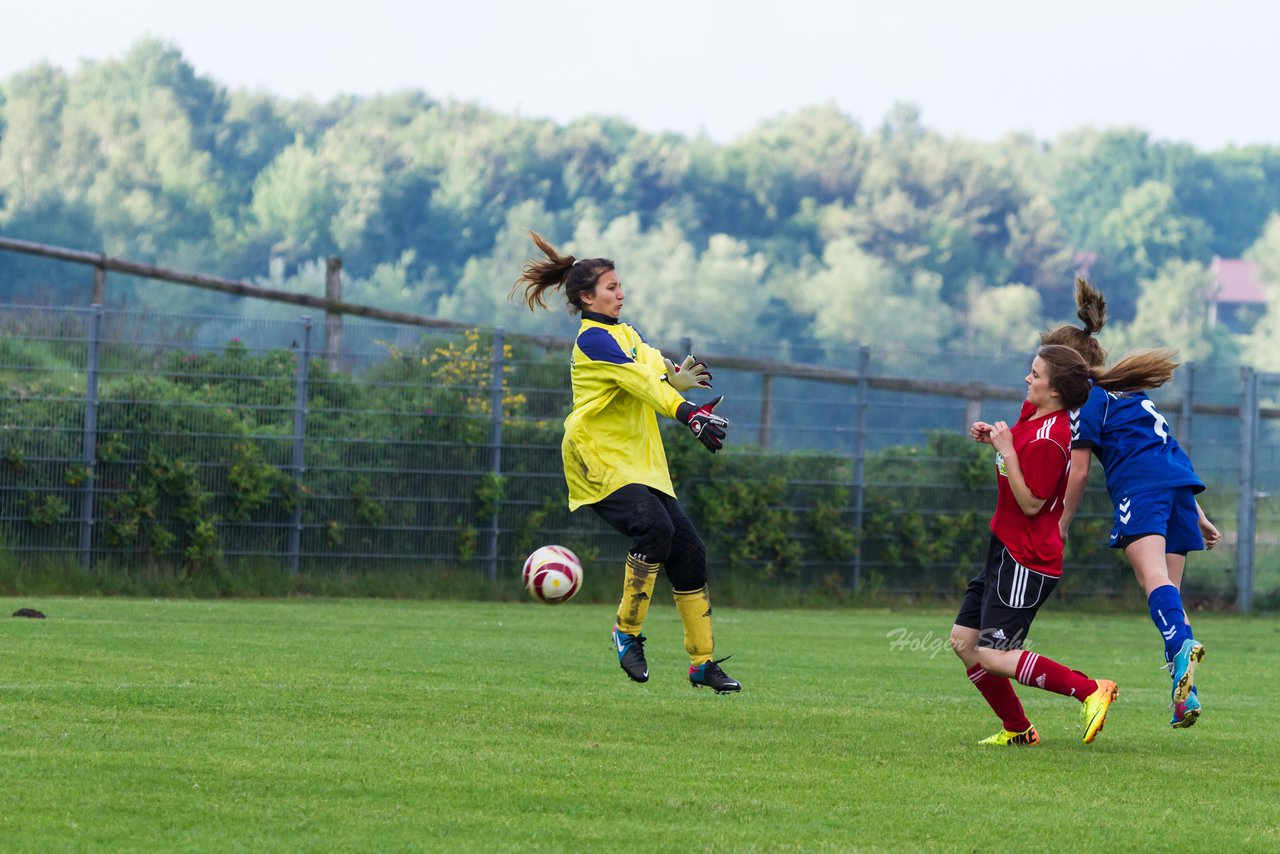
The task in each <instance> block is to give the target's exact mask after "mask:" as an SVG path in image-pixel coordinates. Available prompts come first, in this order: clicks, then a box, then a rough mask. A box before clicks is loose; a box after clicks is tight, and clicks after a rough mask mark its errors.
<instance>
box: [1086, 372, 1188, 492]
mask: <svg viewBox="0 0 1280 854" xmlns="http://www.w3.org/2000/svg"><path fill="white" fill-rule="evenodd" d="M1072 420H1073V422H1074V423H1073V424H1072V436H1071V447H1072V448H1092V449H1093V452H1094V453H1095V454H1097V456H1098V461H1099V462H1100V463H1102V470H1103V471H1105V472H1106V473H1107V491H1108V492H1109V493H1111V498H1112V500H1113V501H1119V500H1121V499H1123V498H1125V497H1126V496H1129V495H1136V494H1139V493H1143V492H1150V491H1152V490H1156V489H1170V488H1172V487H1176V486H1190V487H1191V488H1192V489H1193V490H1194V491H1195V492H1203V491H1204V483H1203V482H1202V481H1201V480H1200V478H1199V477H1197V476H1196V470H1195V469H1194V468H1192V466H1191V458H1190V457H1188V456H1187V454H1186V452H1185V451H1183V450H1182V448H1180V447H1178V440H1177V439H1175V438H1173V434H1171V433H1170V432H1169V422H1168V421H1166V420H1165V417H1164V416H1163V415H1161V414H1160V411H1159V410H1157V409H1156V405H1155V404H1154V403H1152V402H1151V398H1149V397H1147V396H1146V394H1144V393H1143V392H1109V391H1104V390H1103V389H1101V388H1099V387H1098V386H1094V387H1093V389H1092V390H1090V392H1089V400H1088V401H1087V402H1086V403H1085V405H1084V406H1082V407H1081V408H1080V409H1079V410H1077V411H1076V412H1075V413H1074V417H1073V418H1072Z"/></svg>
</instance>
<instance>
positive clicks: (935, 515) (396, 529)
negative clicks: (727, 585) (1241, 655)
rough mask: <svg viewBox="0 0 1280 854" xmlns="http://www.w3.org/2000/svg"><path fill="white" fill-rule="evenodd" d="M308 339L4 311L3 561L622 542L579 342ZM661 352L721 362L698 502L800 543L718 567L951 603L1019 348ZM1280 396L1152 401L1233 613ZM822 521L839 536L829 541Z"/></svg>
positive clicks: (986, 505) (509, 550) (723, 345)
mask: <svg viewBox="0 0 1280 854" xmlns="http://www.w3.org/2000/svg"><path fill="white" fill-rule="evenodd" d="M319 328H322V325H321V324H317V323H312V322H311V321H310V320H309V319H306V318H298V319H296V320H267V319H245V318H243V317H231V316H225V317H224V316H181V315H158V314H149V315H147V314H137V313H130V312H122V311H111V310H103V309H102V308H100V307H93V308H90V309H51V308H37V307H23V306H15V305H0V377H2V379H3V385H2V386H0V546H3V548H4V549H6V550H8V551H10V552H14V553H20V554H25V555H30V554H62V555H65V556H68V557H74V558H75V559H77V560H79V561H80V562H81V563H82V564H83V565H84V566H85V567H107V568H109V567H112V566H123V567H127V566H131V565H135V564H137V563H138V562H139V561H144V562H145V561H150V560H155V561H163V560H168V561H179V562H181V561H187V562H192V563H200V562H202V561H204V562H209V561H232V562H234V561H270V562H283V563H285V564H287V565H288V566H289V567H290V568H291V569H292V570H295V571H305V572H308V573H325V572H336V571H341V570H344V569H348V568H352V567H359V568H362V569H376V570H377V571H386V572H429V571H433V570H434V569H435V568H438V567H442V566H470V567H474V568H475V570H476V571H477V572H483V573H485V574H486V575H488V576H489V577H490V578H498V577H503V576H514V574H515V573H516V572H518V570H519V567H520V565H521V563H522V561H523V557H524V555H525V554H526V553H527V552H528V551H529V550H530V549H531V548H532V547H533V546H536V545H538V544H542V543H547V542H561V543H564V544H566V545H570V546H571V547H573V548H575V550H577V551H579V552H580V553H581V554H582V555H583V556H584V557H586V558H587V559H589V560H592V561H613V562H620V560H621V557H622V554H623V551H624V550H625V548H626V543H625V542H623V541H622V538H620V537H618V536H617V535H616V534H614V533H613V532H612V531H610V530H608V529H606V528H605V526H604V525H603V524H602V523H600V522H599V521H598V520H597V519H596V518H595V517H594V515H593V514H591V513H590V512H580V513H577V514H572V515H571V514H569V513H567V511H566V510H565V503H564V502H565V490H564V482H563V476H562V474H561V470H560V449H559V435H560V433H559V425H560V422H561V421H562V419H563V417H564V414H565V413H566V412H567V409H568V405H569V390H568V371H567V350H568V346H569V344H570V343H571V342H570V339H571V335H572V331H571V330H569V331H567V332H566V335H565V337H564V338H563V339H562V340H559V341H554V340H547V339H533V338H520V337H517V336H504V335H503V334H502V333H501V332H500V331H495V330H447V329H445V330H434V329H432V330H424V329H423V328H421V327H420V326H408V325H396V324H392V323H380V322H360V323H356V322H350V321H348V322H347V323H346V325H345V327H344V330H343V334H342V338H341V345H342V350H341V352H340V353H332V352H331V353H328V354H327V358H319V357H320V356H321V355H322V354H321V353H320V352H319V350H320V349H321V348H322V345H321V344H320V343H319V342H318V341H317V338H318V337H319V336H318V332H317V330H318V329H319ZM654 343H656V344H657V345H660V346H663V349H665V350H667V351H668V352H670V353H671V354H673V355H677V354H683V353H685V352H689V351H690V350H693V351H694V352H697V353H698V355H699V356H700V357H703V358H706V359H707V361H708V362H709V363H710V364H711V366H712V368H713V370H714V372H715V383H716V393H722V394H724V395H725V401H724V403H723V404H722V406H721V409H720V410H718V411H722V412H724V413H725V414H726V415H727V416H728V417H729V419H730V422H731V425H732V427H731V433H730V439H731V441H730V445H729V448H728V449H727V450H726V452H725V453H724V454H722V455H718V456H719V457H723V458H724V459H725V460H726V462H725V463H724V465H725V466H727V467H726V468H722V469H718V470H717V471H718V472H720V473H719V474H717V475H714V476H713V475H708V474H707V473H706V472H705V471H703V470H702V469H698V468H696V466H694V464H695V463H697V464H699V465H700V464H701V463H699V461H698V460H696V459H692V458H690V457H689V456H688V455H689V453H691V451H690V450H689V449H690V448H691V447H696V443H693V441H692V439H691V437H688V436H684V435H682V434H680V433H673V434H671V435H670V436H669V438H668V442H667V444H668V452H669V454H670V455H671V456H672V458H673V469H675V470H676V472H677V474H678V475H679V476H680V477H678V485H677V488H678V490H679V491H680V492H681V497H682V499H686V498H687V496H691V495H692V496H698V495H706V494H708V492H707V491H708V490H715V489H717V488H727V484H728V483H729V482H730V481H732V482H733V483H736V484H738V485H739V486H741V485H742V483H743V482H744V481H745V482H746V486H747V490H746V492H747V493H748V494H747V495H744V496H740V498H741V500H742V501H743V502H748V503H744V504H743V506H744V507H748V508H749V507H750V506H751V505H750V504H749V501H750V500H757V501H760V502H761V503H760V504H758V505H757V506H758V507H760V508H762V509H767V510H769V511H770V512H774V511H776V512H779V513H781V514H782V515H781V516H780V517H779V518H781V519H784V520H786V526H787V527H788V528H789V530H786V531H780V532H777V533H778V536H779V540H778V541H775V542H772V543H770V544H768V545H760V546H759V547H758V548H757V547H755V546H752V544H750V543H748V544H745V545H744V544H740V543H735V542H733V541H731V540H720V541H719V542H718V546H717V547H713V548H712V550H711V554H710V562H711V568H712V571H713V573H728V572H751V573H753V574H754V576H755V577H758V578H763V579H766V580H768V581H769V582H770V583H778V584H791V585H812V584H819V583H833V580H834V581H838V582H839V583H840V584H842V585H845V586H847V587H852V588H859V589H861V588H866V587H868V586H874V587H875V588H876V589H881V590H884V591H887V592H898V593H944V594H945V593H950V592H954V591H955V590H956V589H957V588H958V586H959V585H961V584H962V583H963V581H964V579H965V578H966V577H967V576H968V575H969V574H971V573H972V572H973V571H974V569H975V567H976V565H977V561H979V560H980V559H981V555H980V554H978V555H975V554H973V553H972V548H971V540H972V537H970V538H969V539H968V540H965V542H966V543H970V545H969V546H964V547H961V546H959V545H957V546H954V547H953V546H952V545H951V544H950V540H949V539H948V538H949V537H952V536H955V535H956V534H955V529H956V527H957V526H956V525H953V524H952V522H954V521H955V520H957V519H961V520H966V521H965V525H967V526H968V527H967V529H966V530H968V531H969V532H970V533H972V529H973V527H974V524H975V522H974V520H975V519H976V520H978V524H979V526H980V524H981V523H985V520H986V518H988V517H989V515H990V511H991V508H992V506H993V503H994V494H993V492H992V490H991V485H992V484H991V478H990V474H989V466H984V467H983V468H982V471H981V477H980V479H979V481H978V482H969V481H970V480H972V477H971V475H972V472H971V471H970V469H969V468H968V467H967V466H968V465H969V463H968V462H967V458H966V457H964V456H963V454H962V453H960V452H958V451H956V450H955V449H956V448H957V447H958V445H957V444H956V443H949V442H948V441H946V439H947V437H951V438H955V437H961V436H963V433H964V430H965V428H966V427H967V424H968V423H969V422H970V421H971V420H972V419H973V418H975V417H979V416H981V417H984V418H986V419H987V420H995V419H996V418H1004V419H1006V420H1011V419H1012V418H1013V417H1014V416H1016V413H1017V407H1018V405H1019V401H1020V400H1021V398H1022V394H1023V387H1022V376H1023V375H1024V374H1025V371H1026V363H1027V359H1028V356H1027V355H1021V354H1018V355H1014V356H1011V357H1008V358H1003V359H993V358H991V357H990V356H981V355H974V354H945V355H940V354H925V353H916V352H911V351H907V350H902V351H891V350H871V349H869V348H865V347H863V348H833V347H817V346H806V347H801V346H798V345H795V344H786V343H782V342H780V343H778V344H776V345H773V346H767V345H761V344H760V343H759V342H751V343H750V345H749V346H747V345H745V344H739V345H734V344H733V343H731V342H690V341H673V342H654ZM695 345H696V347H695ZM1028 355H1029V354H1028ZM1278 395H1280V378H1278V377H1277V376H1276V375H1270V374H1257V373H1254V372H1252V371H1249V370H1245V369H1240V368H1236V367H1210V366H1192V365H1185V366H1183V367H1182V368H1180V369H1179V371H1178V374H1177V377H1176V378H1175V381H1174V383H1173V384H1171V385H1170V386H1169V387H1166V388H1164V389H1161V390H1160V391H1159V392H1158V393H1157V394H1156V395H1154V396H1155V397H1156V400H1157V403H1158V404H1159V405H1160V406H1161V408H1162V410H1163V411H1164V412H1165V413H1166V415H1168V416H1169V417H1170V420H1171V421H1173V422H1174V426H1175V430H1176V433H1175V435H1177V436H1178V438H1179V441H1180V442H1181V443H1182V444H1183V445H1184V446H1186V447H1187V449H1188V451H1189V452H1190V453H1191V455H1192V457H1193V459H1194V460H1195V461H1196V466H1197V470H1198V471H1199V472H1200V474H1201V476H1202V477H1203V478H1204V479H1205V480H1206V482H1207V483H1209V485H1210V489H1209V490H1208V491H1207V492H1206V493H1205V494H1204V495H1203V496H1201V503H1202V504H1203V505H1204V507H1205V509H1206V511H1207V512H1208V513H1209V514H1210V516H1211V517H1212V518H1214V520H1215V521H1216V522H1217V524H1218V525H1219V527H1220V528H1222V529H1223V533H1224V544H1223V546H1222V547H1220V548H1219V549H1217V550H1215V551H1214V552H1213V553H1209V554H1206V555H1196V556H1195V557H1194V558H1193V559H1192V561H1191V563H1190V568H1189V572H1188V578H1187V582H1186V589H1187V591H1188V592H1189V593H1190V594H1192V595H1195V594H1204V595H1212V596H1216V597H1219V598H1230V599H1234V600H1235V602H1236V604H1237V606H1238V607H1239V608H1240V609H1241V610H1245V611H1247V610H1251V609H1252V608H1253V607H1254V606H1255V599H1256V600H1257V604H1258V606H1259V607H1266V608H1274V607H1275V606H1276V605H1277V604H1280V568H1278V567H1280V559H1278V557H1280V546H1278V544H1277V541H1278V539H1280V518H1277V517H1278V516H1280V510H1278V508H1277V503H1276V501H1275V498H1274V497H1273V496H1275V495H1276V494H1278V493H1280V489H1277V487H1278V486H1280V460H1278V459H1277V456H1276V450H1275V449H1276V441H1275V440H1276V430H1277V427H1276V425H1277V418H1278V417H1280V412H1277V411H1276V410H1275V409H1274V408H1272V407H1273V406H1274V401H1275V399H1276V398H1277V396H1278ZM696 450H697V452H701V449H700V448H697V449H696ZM965 453H968V452H967V451H966V452H965ZM681 459H684V460H691V462H688V463H687V464H684V463H681V462H680V460H681ZM717 464H718V465H719V463H717ZM690 472H695V473H694V474H690ZM717 478H720V480H717ZM753 479H754V480H753ZM1102 482H1103V479H1102V477H1101V474H1100V473H1095V477H1093V478H1092V480H1091V492H1090V495H1089V497H1088V499H1087V501H1086V504H1085V506H1084V507H1083V508H1082V512H1081V514H1080V516H1079V517H1078V518H1079V520H1080V523H1079V524H1078V525H1077V528H1078V529H1080V530H1085V531H1091V532H1092V531H1095V530H1096V528H1097V527H1098V526H1105V525H1106V524H1107V519H1108V518H1109V506H1108V505H1107V502H1106V498H1105V492H1104V491H1103V490H1102ZM752 483H757V484H759V489H756V490H754V492H755V494H754V495H752V494H750V493H752V488H751V484H752ZM687 503H688V502H687ZM693 504H694V505H695V506H696V505H697V502H696V501H694V502H693ZM815 520H816V521H815ZM695 521H696V522H699V524H700V525H702V527H703V528H704V535H706V534H707V533H708V531H707V530H706V529H707V528H708V522H707V520H705V519H703V520H699V519H695ZM1090 522H1093V523H1094V528H1092V529H1091V528H1089V527H1088V525H1089V523H1090ZM961 527H963V526H961ZM836 529H838V530H836ZM1074 530H1076V529H1073V531H1074ZM833 533H841V534H845V535H847V537H846V538H845V539H844V540H842V541H840V542H837V543H835V545H832V544H831V543H826V542H825V540H826V539H828V538H829V537H830V536H831V535H832V534H833ZM1077 539H1078V537H1077V536H1073V542H1072V543H1071V545H1070V548H1069V551H1068V566H1069V570H1070V571H1069V578H1072V579H1078V581H1077V584H1078V587H1077V591H1078V592H1079V593H1080V594H1081V595H1094V594H1097V595H1108V594H1114V593H1117V592H1120V591H1124V590H1129V589H1131V588H1132V586H1133V582H1132V579H1131V577H1130V574H1129V571H1128V570H1127V569H1126V568H1125V567H1124V566H1123V565H1122V564H1121V563H1120V562H1119V561H1118V560H1117V559H1116V556H1115V555H1114V554H1113V553H1109V552H1107V551H1106V550H1105V549H1097V548H1094V549H1086V548H1084V545H1085V544H1084V543H1078V542H1075V541H1076V540H1077ZM1103 539H1105V537H1104V538H1103ZM738 546H742V547H741V548H738ZM792 547H794V550H793V551H788V550H789V549H792ZM753 549H755V551H753ZM765 552H768V553H767V554H765ZM780 554H781V555H784V557H785V555H787V554H789V555H791V559H792V564H793V565H791V566H790V568H789V569H788V570H787V571H785V572H783V571H776V568H777V567H778V566H782V565H783V564H784V563H785V560H783V559H780V558H779V557H778V555H780ZM796 555H800V556H801V558H800V559H799V560H798V565H795V564H796V558H795V556H796ZM1064 587H1065V584H1064Z"/></svg>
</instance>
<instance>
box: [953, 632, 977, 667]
mask: <svg viewBox="0 0 1280 854" xmlns="http://www.w3.org/2000/svg"><path fill="white" fill-rule="evenodd" d="M950 642H951V651H952V652H954V653H955V654H956V657H957V658H959V659H960V660H961V661H963V662H964V663H965V664H966V665H968V666H970V667H972V666H973V665H974V664H977V663H978V633H977V632H976V631H975V630H973V629H969V628H965V627H964V626H952V627H951V638H950Z"/></svg>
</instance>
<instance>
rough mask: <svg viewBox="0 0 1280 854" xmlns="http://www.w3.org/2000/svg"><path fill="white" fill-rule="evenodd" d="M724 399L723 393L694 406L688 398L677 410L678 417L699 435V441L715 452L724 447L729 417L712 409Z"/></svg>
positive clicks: (694, 433)
mask: <svg viewBox="0 0 1280 854" xmlns="http://www.w3.org/2000/svg"><path fill="white" fill-rule="evenodd" d="M722 400H724V395H722V394H721V395H717V396H716V398H715V399H714V400H711V401H709V402H707V403H704V404H702V405H701V406H694V405H693V404H692V403H690V402H689V401H687V400H686V401H685V402H684V403H682V404H680V408H679V409H677V410H676V418H677V419H678V420H679V421H682V422H684V424H685V425H686V426H687V427H688V428H689V430H690V431H691V432H692V433H693V435H695V436H697V437H698V441H699V442H701V443H702V444H703V445H705V446H706V448H707V450H708V451H710V452H711V453H713V454H714V453H715V452H716V451H718V450H720V449H721V448H723V447H724V434H725V431H726V430H728V429H729V419H727V418H725V417H724V416H721V415H716V414H715V412H713V411H712V410H713V409H715V408H716V405H717V404H718V403H720V401H722Z"/></svg>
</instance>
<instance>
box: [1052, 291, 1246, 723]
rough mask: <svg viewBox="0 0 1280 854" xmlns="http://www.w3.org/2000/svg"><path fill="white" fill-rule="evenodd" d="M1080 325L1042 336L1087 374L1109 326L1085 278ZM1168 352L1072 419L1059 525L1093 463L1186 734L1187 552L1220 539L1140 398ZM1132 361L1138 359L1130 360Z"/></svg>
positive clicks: (1066, 521)
mask: <svg viewBox="0 0 1280 854" xmlns="http://www.w3.org/2000/svg"><path fill="white" fill-rule="evenodd" d="M1076 305H1077V308H1078V311H1077V317H1079V318H1080V320H1081V321H1083V323H1084V328H1083V329H1081V328H1079V327H1075V326H1070V325H1064V326H1060V327H1058V328H1057V329H1055V330H1053V331H1051V332H1048V333H1045V334H1044V335H1043V336H1041V341H1042V342H1043V343H1045V344H1065V345H1067V346H1069V347H1072V348H1074V349H1075V350H1076V351H1077V352H1078V353H1080V355H1081V356H1083V357H1084V359H1085V361H1086V362H1087V363H1088V364H1089V366H1090V368H1091V369H1100V368H1101V366H1102V364H1103V362H1105V361H1106V351H1104V350H1103V349H1102V347H1101V345H1099V344H1098V342H1097V339H1096V338H1095V337H1094V335H1095V333H1097V332H1098V330H1100V329H1102V327H1103V324H1105V323H1106V301H1105V300H1104V299H1103V296H1102V294H1101V293H1100V292H1099V291H1098V290H1097V289H1096V288H1094V287H1093V286H1092V285H1090V284H1089V283H1088V282H1086V281H1085V280H1084V279H1077V280H1076ZM1171 355H1172V354H1171V352H1170V351H1167V350H1156V351H1146V352H1143V353H1139V354H1136V355H1134V356H1130V357H1128V358H1127V359H1126V360H1125V361H1126V362H1130V361H1133V363H1134V364H1135V365H1136V366H1137V370H1136V372H1135V376H1134V381H1133V382H1131V383H1130V384H1129V385H1128V386H1127V387H1128V388H1130V389H1131V390H1130V391H1125V392H1116V391H1107V390H1106V389H1104V388H1102V387H1101V386H1100V385H1095V386H1094V387H1093V389H1092V391H1091V392H1090V393H1089V400H1088V402H1086V403H1085V405H1084V406H1083V407H1081V408H1080V410H1079V411H1078V412H1077V413H1076V416H1077V417H1076V425H1075V430H1074V435H1073V437H1072V443H1071V447H1072V451H1071V457H1072V459H1071V475H1070V480H1069V483H1068V486H1067V493H1066V500H1065V508H1064V511H1063V514H1062V519H1061V522H1060V525H1061V530H1062V534H1063V537H1064V538H1065V536H1066V531H1067V528H1068V526H1069V525H1070V524H1071V519H1072V517H1073V516H1074V515H1075V512H1076V510H1077V509H1078V508H1079V506H1080V501H1081V499H1082V498H1083V496H1084V490H1085V486H1086V485H1087V483H1088V478H1089V464H1090V456H1091V455H1096V456H1097V458H1098V461H1099V462H1100V463H1101V464H1102V469H1103V472H1104V473H1105V474H1106V478H1107V492H1108V493H1109V494H1110V496H1111V501H1112V504H1113V506H1114V508H1115V513H1114V520H1113V527H1112V530H1111V546H1112V548H1118V549H1124V552H1125V556H1126V557H1127V558H1128V559H1129V563H1130V564H1131V565H1132V566H1133V572H1134V575H1135V577H1136V578H1137V580H1138V584H1139V585H1140V586H1141V587H1142V590H1143V592H1144V593H1145V594H1146V595H1147V604H1148V607H1149V608H1150V613H1151V620H1152V622H1154V623H1155V625H1156V628H1157V629H1159V630H1160V634H1161V636H1162V637H1163V639H1164V653H1165V661H1166V662H1167V663H1168V666H1169V671H1170V673H1171V675H1172V677H1173V684H1172V688H1171V697H1172V704H1173V718H1172V720H1170V722H1169V723H1170V725H1171V726H1173V727H1174V728H1178V729H1181V728H1185V727H1189V726H1191V725H1193V724H1194V723H1195V722H1196V721H1197V720H1198V719H1199V717H1200V712H1201V706H1200V698H1199V695H1198V692H1197V691H1196V687H1195V669H1196V665H1197V664H1199V662H1200V661H1201V660H1202V659H1203V658H1204V645H1203V644H1201V643H1200V642H1199V641H1197V640H1196V639H1195V637H1194V635H1193V634H1192V630H1191V624H1190V621H1189V620H1188V619H1187V616H1186V611H1185V609H1184V607H1183V604H1182V595H1181V592H1180V588H1181V584H1182V576H1183V572H1184V570H1185V568H1186V558H1187V553H1188V552H1192V551H1199V550H1201V549H1205V548H1210V549H1211V548H1213V547H1214V546H1216V545H1217V544H1218V541H1219V539H1220V537H1221V535H1220V534H1219V533H1218V529H1217V528H1215V527H1214V525H1213V523H1212V522H1210V521H1209V519H1208V518H1207V517H1206V516H1205V514H1204V510H1203V509H1202V508H1201V507H1200V503H1199V502H1198V501H1197V500H1196V497H1195V496H1196V495H1197V494H1199V493H1200V492H1202V491H1204V488H1205V486H1204V483H1203V482H1202V481H1201V480H1200V478H1199V477H1198V476H1197V475H1196V472H1195V469H1194V468H1193V467H1192V465H1191V460H1190V458H1188V457H1187V455H1186V453H1185V452H1184V451H1183V450H1182V448H1181V447H1179V445H1178V441H1177V440H1176V439H1175V438H1174V437H1173V435H1172V433H1171V432H1170V430H1169V422H1168V420H1167V419H1166V418H1165V417H1164V416H1163V415H1161V414H1160V411H1159V410H1158V409H1157V408H1156V406H1155V404H1154V403H1153V402H1152V401H1151V399H1150V398H1149V397H1147V395H1146V393H1145V390H1147V389H1153V388H1158V387H1160V386H1161V385H1164V384H1165V383H1166V382H1168V381H1169V379H1170V378H1171V377H1172V376H1173V370H1174V368H1176V367H1177V364H1176V363H1174V362H1173V361H1172V359H1171V358H1170V357H1171ZM1135 360H1136V361H1135Z"/></svg>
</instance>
